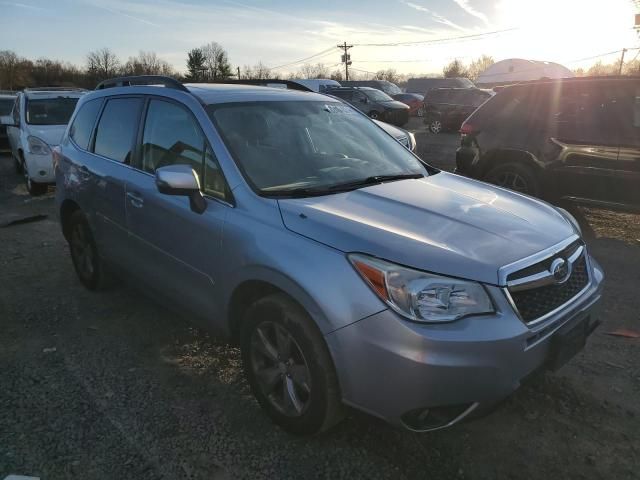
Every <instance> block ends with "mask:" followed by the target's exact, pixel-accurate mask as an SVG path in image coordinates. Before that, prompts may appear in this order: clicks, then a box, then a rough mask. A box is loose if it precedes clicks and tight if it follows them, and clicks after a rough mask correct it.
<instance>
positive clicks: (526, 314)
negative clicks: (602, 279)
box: [511, 247, 589, 323]
mask: <svg viewBox="0 0 640 480" xmlns="http://www.w3.org/2000/svg"><path fill="white" fill-rule="evenodd" d="M571 248H572V247H569V249H571ZM567 250H568V249H567ZM567 250H565V252H566V251H567ZM553 258H556V257H553ZM545 262H548V260H547V261H545ZM529 268H531V267H529ZM518 273H519V272H518ZM588 283H589V274H588V271H587V260H586V254H583V255H582V256H581V257H580V258H579V259H578V260H577V261H576V262H575V263H574V264H573V269H572V272H571V276H570V277H569V278H568V279H567V281H566V282H564V283H562V284H554V285H546V286H543V287H537V288H532V289H530V290H521V291H517V292H511V298H512V299H513V303H514V304H515V306H516V308H517V309H518V311H519V312H520V316H521V317H522V319H523V320H524V322H525V323H530V322H532V321H534V320H537V319H538V318H540V317H542V316H544V315H546V314H547V313H549V312H551V311H553V310H555V309H556V308H558V307H560V306H561V305H563V304H565V303H567V302H568V301H569V300H571V299H572V298H573V297H575V296H576V295H578V294H579V293H580V292H581V291H582V290H583V289H584V288H585V287H586V286H587V284H588Z"/></svg>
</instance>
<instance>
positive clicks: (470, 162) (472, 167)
mask: <svg viewBox="0 0 640 480" xmlns="http://www.w3.org/2000/svg"><path fill="white" fill-rule="evenodd" d="M479 158H480V152H479V151H478V149H477V148H473V147H464V146H463V147H459V148H458V149H457V150H456V168H455V170H454V172H455V173H457V174H459V175H464V176H465V177H471V178H480V176H481V173H482V172H481V171H480V165H479Z"/></svg>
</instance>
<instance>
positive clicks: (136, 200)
mask: <svg viewBox="0 0 640 480" xmlns="http://www.w3.org/2000/svg"><path fill="white" fill-rule="evenodd" d="M127 198H128V199H129V203H131V205H133V206H134V207H136V208H142V206H143V205H144V200H143V198H142V197H141V196H140V194H138V193H134V192H127Z"/></svg>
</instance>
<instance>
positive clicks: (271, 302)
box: [55, 77, 603, 434]
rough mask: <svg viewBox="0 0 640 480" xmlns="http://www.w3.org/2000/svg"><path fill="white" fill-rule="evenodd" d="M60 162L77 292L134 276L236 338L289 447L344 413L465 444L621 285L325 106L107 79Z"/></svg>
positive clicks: (491, 192)
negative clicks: (461, 437)
mask: <svg viewBox="0 0 640 480" xmlns="http://www.w3.org/2000/svg"><path fill="white" fill-rule="evenodd" d="M142 83H152V84H153V85H155V86H145V85H138V84H142ZM159 84H162V85H164V88H163V87H161V86H158V85H159ZM55 165H56V167H55V171H56V183H57V189H56V205H57V208H58V212H59V215H60V222H61V226H62V232H63V234H64V236H65V238H66V239H67V240H68V242H69V246H70V253H71V258H72V260H73V265H74V267H75V270H76V273H77V275H78V278H79V280H80V282H81V283H82V284H83V285H85V286H86V287H87V288H89V289H92V290H95V289H99V288H100V287H102V286H104V285H105V284H106V283H107V281H108V280H109V275H110V274H111V273H112V272H115V273H118V272H120V273H124V278H127V279H129V280H130V281H133V282H134V283H135V284H136V285H137V287H138V289H139V290H140V291H142V292H146V293H147V294H149V295H151V296H155V297H157V298H159V299H161V300H162V301H163V302H164V303H165V304H167V305H170V306H171V307H172V308H174V309H175V310H177V311H179V312H182V313H184V314H188V315H190V316H191V317H192V318H193V319H194V320H200V322H201V323H202V324H203V325H204V326H206V327H208V328H210V329H212V330H214V331H218V332H222V333H223V334H226V335H228V336H230V337H231V339H232V340H233V341H235V342H237V343H238V344H239V345H240V349H241V352H242V361H243V365H244V371H245V374H246V377H247V379H248V382H249V385H250V386H251V389H252V391H253V393H254V395H255V396H256V398H257V400H258V402H259V404H260V405H261V406H262V407H263V409H264V410H265V411H266V413H267V414H268V415H269V416H270V417H271V418H272V419H273V420H274V421H275V422H276V423H277V424H278V425H280V426H282V427H283V428H284V429H286V430H288V431H290V432H295V433H305V434H308V433H315V432H319V431H322V430H325V429H327V428H329V427H331V426H332V425H334V424H335V423H336V422H338V421H339V420H340V419H341V418H342V415H343V413H344V409H343V405H345V404H346V405H350V406H352V407H354V408H358V409H361V410H363V411H365V412H368V413H370V414H373V415H376V416H379V417H381V418H383V419H385V420H387V421H389V422H392V423H394V424H396V425H401V426H404V427H405V428H408V429H410V430H414V431H427V430H433V429H438V428H442V427H446V426H451V425H453V424H456V423H458V422H460V421H461V420H463V419H465V418H467V417H468V416H469V415H470V414H471V413H474V414H479V413H480V412H483V411H484V410H485V409H488V408H491V407H492V406H493V405H495V404H496V403H497V402H499V401H500V400H502V399H503V398H505V397H506V396H508V395H509V394H510V393H511V392H513V391H514V390H515V389H517V388H518V385H519V384H520V382H521V381H522V380H523V379H525V378H526V377H528V376H529V375H530V374H531V373H532V372H534V371H536V370H538V369H539V368H543V367H553V368H558V367H559V366H560V365H562V364H563V363H564V362H566V361H567V360H568V359H569V358H571V356H572V355H574V354H575V353H576V352H577V351H579V350H580V349H581V348H582V347H583V345H584V342H585V341H586V338H587V336H588V335H589V333H591V332H592V331H593V329H594V328H595V327H596V326H597V324H598V315H597V311H596V306H597V304H598V301H599V300H600V297H601V291H602V290H601V289H602V280H603V273H602V270H601V268H600V267H599V265H598V264H597V262H596V261H595V260H594V259H593V258H592V257H591V256H590V255H589V254H588V252H587V247H586V246H585V244H584V243H583V241H582V240H581V238H580V232H579V227H578V226H577V223H576V221H575V219H574V218H573V217H571V215H570V214H569V213H568V212H566V211H563V210H561V209H558V208H554V207H552V206H551V205H548V204H546V203H544V202H542V201H539V200H536V199H533V198H530V197H527V196H523V195H520V194H518V193H514V192H510V191H508V190H505V189H501V188H497V187H493V186H490V185H488V184H484V183H480V182H477V181H475V180H471V179H467V178H464V177H460V176H457V175H453V174H449V173H445V172H441V171H438V170H437V169H434V168H432V167H430V166H428V165H426V164H425V163H423V162H422V161H421V160H420V159H418V158H417V157H416V156H414V155H413V154H412V153H411V152H409V151H408V150H407V149H406V148H404V147H402V146H401V145H399V144H398V142H396V141H395V140H394V139H393V138H392V137H391V136H389V135H387V134H386V133H384V132H383V131H382V130H381V129H380V128H378V127H377V126H376V125H375V124H374V123H373V122H371V121H370V120H369V119H368V118H366V116H365V115H362V114H361V113H360V112H358V111H356V110H355V109H354V108H353V107H351V106H349V105H345V104H344V103H343V102H340V101H338V100H337V99H333V98H330V97H327V96H326V95H320V94H315V93H309V92H300V91H292V90H285V89H271V88H266V87H257V86H247V85H215V84H210V85H206V84H193V85H183V84H181V83H179V82H177V81H176V80H174V79H170V78H159V77H151V78H148V77H128V78H123V79H114V80H110V81H107V82H103V83H102V84H100V85H99V86H98V89H97V90H96V91H95V92H92V93H90V94H88V95H86V96H84V97H83V98H81V99H80V101H79V103H78V105H77V107H76V111H75V113H74V115H73V118H72V120H71V122H70V126H69V127H68V129H67V131H66V133H65V135H64V138H63V139H62V142H61V143H60V146H59V147H58V148H56V150H55ZM116 278H117V277H116Z"/></svg>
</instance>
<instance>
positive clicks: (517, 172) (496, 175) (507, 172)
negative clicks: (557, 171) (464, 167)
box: [484, 163, 540, 197]
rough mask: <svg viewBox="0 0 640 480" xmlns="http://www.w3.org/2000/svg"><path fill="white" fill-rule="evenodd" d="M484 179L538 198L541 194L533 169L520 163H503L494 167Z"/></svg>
mask: <svg viewBox="0 0 640 480" xmlns="http://www.w3.org/2000/svg"><path fill="white" fill-rule="evenodd" d="M484 179H485V180H486V181H487V182H489V183H493V184H494V185H498V186H500V187H504V188H508V189H510V190H515V191H516V192H520V193H524V194H526V195H531V196H534V197H537V196H538V195H539V194H540V186H539V182H538V179H537V177H536V175H535V173H534V171H533V169H531V167H528V166H526V165H521V164H519V163H503V164H502V165H498V166H496V167H493V168H492V169H491V170H489V172H488V173H487V174H486V175H485V177H484Z"/></svg>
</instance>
